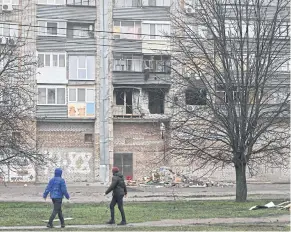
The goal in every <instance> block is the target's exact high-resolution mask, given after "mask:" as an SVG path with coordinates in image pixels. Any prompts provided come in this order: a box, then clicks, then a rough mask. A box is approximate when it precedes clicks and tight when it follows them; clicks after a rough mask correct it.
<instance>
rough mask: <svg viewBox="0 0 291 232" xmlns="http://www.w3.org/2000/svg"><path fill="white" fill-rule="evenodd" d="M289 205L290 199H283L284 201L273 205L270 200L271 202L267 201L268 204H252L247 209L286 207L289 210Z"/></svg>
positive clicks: (290, 205)
mask: <svg viewBox="0 0 291 232" xmlns="http://www.w3.org/2000/svg"><path fill="white" fill-rule="evenodd" d="M286 204H287V205H286ZM284 205H285V206H284ZM290 207H291V204H290V201H285V202H282V203H280V204H278V205H275V204H274V202H272V201H271V202H269V203H268V204H265V205H255V206H252V207H251V208H250V209H249V210H257V209H268V208H280V209H287V210H288V209H289V210H290Z"/></svg>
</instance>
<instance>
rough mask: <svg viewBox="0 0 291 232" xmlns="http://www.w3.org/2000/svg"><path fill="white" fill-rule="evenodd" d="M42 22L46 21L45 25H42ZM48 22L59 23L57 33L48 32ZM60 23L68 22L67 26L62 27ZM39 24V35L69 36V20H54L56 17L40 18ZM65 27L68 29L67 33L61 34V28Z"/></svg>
mask: <svg viewBox="0 0 291 232" xmlns="http://www.w3.org/2000/svg"><path fill="white" fill-rule="evenodd" d="M40 22H44V23H45V26H44V27H42V26H41V25H40ZM48 23H56V24H57V34H56V35H53V34H48V25H47V24H48ZM60 23H66V28H61V27H60ZM37 26H38V32H37V35H38V36H49V37H67V21H62V20H59V21H57V20H54V19H39V20H38V21H37ZM41 29H44V32H42V31H41ZM61 29H64V30H65V31H66V33H65V34H59V30H61Z"/></svg>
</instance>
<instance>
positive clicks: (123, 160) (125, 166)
mask: <svg viewBox="0 0 291 232" xmlns="http://www.w3.org/2000/svg"><path fill="white" fill-rule="evenodd" d="M113 166H114V167H118V168H119V170H120V172H121V173H123V175H124V177H125V178H126V179H129V178H131V179H132V178H133V160H132V153H114V157H113Z"/></svg>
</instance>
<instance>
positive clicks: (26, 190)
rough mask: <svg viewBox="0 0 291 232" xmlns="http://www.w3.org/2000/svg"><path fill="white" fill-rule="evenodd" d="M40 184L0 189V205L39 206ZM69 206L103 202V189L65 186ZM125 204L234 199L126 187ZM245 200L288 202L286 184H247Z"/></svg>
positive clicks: (231, 192) (212, 192)
mask: <svg viewBox="0 0 291 232" xmlns="http://www.w3.org/2000/svg"><path fill="white" fill-rule="evenodd" d="M45 187H46V186H45V185H44V184H28V186H24V185H23V184H12V183H11V184H8V186H7V187H5V186H4V185H3V184H2V185H0V201H20V202H28V201H29V202H41V201H43V199H42V193H43V191H44V189H45ZM67 188H68V191H69V193H70V195H71V200H72V202H76V203H77V202H80V203H81V202H82V203H85V202H104V201H108V200H109V196H108V197H107V198H106V197H104V196H103V194H104V192H105V190H106V188H107V187H106V186H102V185H100V184H96V183H91V184H90V183H76V184H68V186H67ZM128 192H129V193H128V198H127V199H126V200H127V201H154V200H174V199H187V200H205V199H234V196H235V186H228V187H206V188H174V187H173V188H164V187H163V188H156V187H155V186H151V187H128ZM248 194H249V198H256V199H270V200H272V199H274V200H275V199H290V184H249V185H248Z"/></svg>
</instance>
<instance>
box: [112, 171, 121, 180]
mask: <svg viewBox="0 0 291 232" xmlns="http://www.w3.org/2000/svg"><path fill="white" fill-rule="evenodd" d="M113 175H114V176H118V177H120V178H121V179H124V177H123V175H122V173H121V172H115V173H114V174H113Z"/></svg>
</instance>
